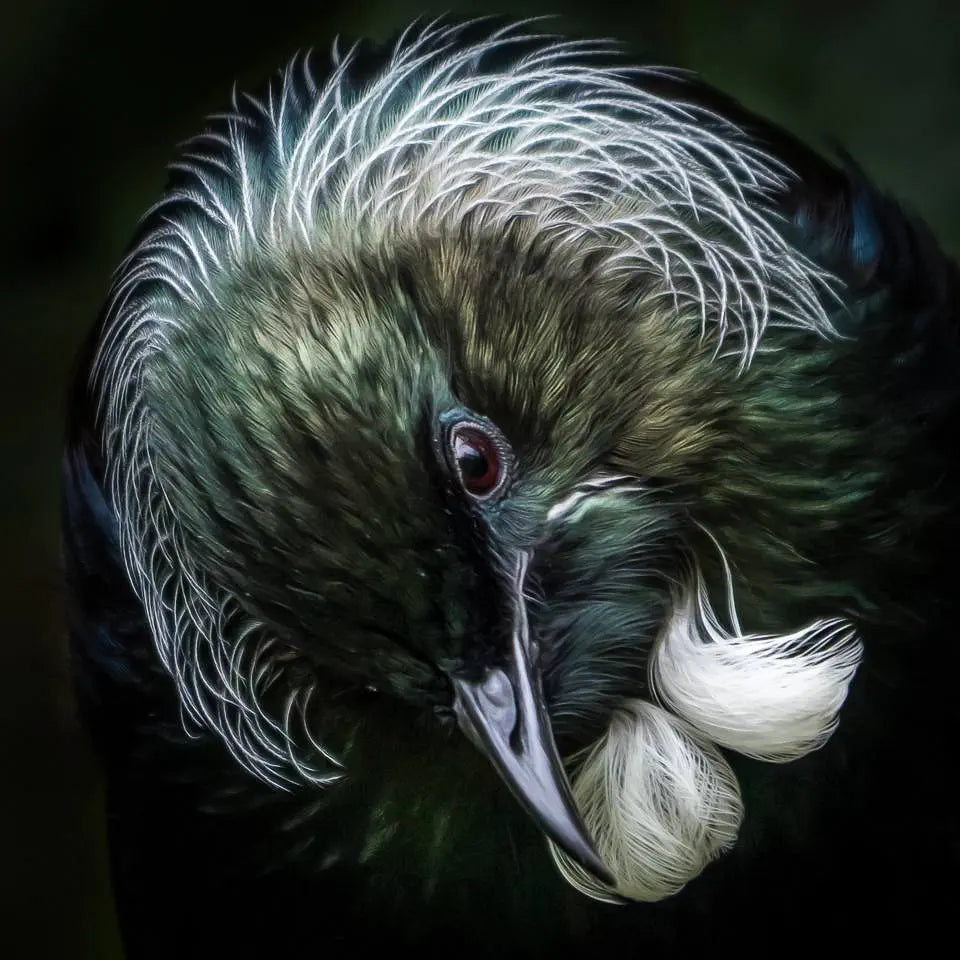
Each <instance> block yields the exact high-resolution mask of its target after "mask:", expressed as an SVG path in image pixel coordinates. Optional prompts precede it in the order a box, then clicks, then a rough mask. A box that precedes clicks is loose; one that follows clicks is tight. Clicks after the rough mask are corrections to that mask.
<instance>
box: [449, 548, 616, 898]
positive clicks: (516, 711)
mask: <svg viewBox="0 0 960 960" xmlns="http://www.w3.org/2000/svg"><path fill="white" fill-rule="evenodd" d="M525 566H526V565H525V563H524V564H522V565H521V571H520V585H521V586H522V583H523V572H524V568H525ZM516 608H517V617H516V623H515V625H514V629H513V631H512V633H513V636H512V643H511V651H510V657H509V659H508V662H507V665H506V669H500V668H499V667H497V668H493V669H490V670H488V671H487V672H486V674H485V675H484V676H483V678H482V679H480V680H479V681H477V680H465V679H462V678H459V677H452V678H451V679H452V682H453V686H454V690H455V697H454V710H455V712H456V715H457V720H458V722H459V725H460V728H461V729H462V730H463V732H464V733H466V734H467V736H468V737H469V738H470V740H472V741H473V743H474V744H475V745H476V746H477V747H478V748H479V749H480V750H481V752H482V753H484V754H485V755H486V757H487V758H488V759H489V760H490V762H491V763H492V764H493V766H494V767H495V769H496V770H497V772H498V773H499V774H500V776H501V777H502V778H503V779H504V781H505V782H506V784H507V786H508V787H509V788H510V789H511V791H512V792H513V794H514V796H515V797H516V798H517V799H518V800H519V801H520V803H521V805H522V806H523V807H524V808H525V809H526V811H527V813H529V815H530V816H531V817H532V818H533V820H534V822H535V823H536V824H537V825H538V826H539V827H540V829H541V830H543V832H544V833H545V834H546V835H547V836H548V837H549V838H550V839H551V840H553V841H554V843H556V844H557V845H558V846H559V847H561V848H562V849H563V850H564V851H565V852H566V853H567V854H569V855H570V856H571V857H572V858H573V859H574V860H576V861H577V863H579V864H581V866H583V867H584V868H585V869H586V870H589V871H590V872H591V873H592V874H594V876H596V877H597V879H599V880H601V881H602V882H604V883H606V884H608V885H611V886H613V885H615V881H614V879H613V877H612V876H611V875H610V872H609V871H608V870H607V868H606V867H605V866H604V863H603V861H602V860H601V859H600V856H599V854H598V853H597V851H596V849H595V848H594V846H593V841H592V840H591V839H590V835H589V833H588V831H587V828H586V826H585V825H584V823H583V820H582V819H581V817H580V814H579V812H578V811H577V806H576V803H575V801H574V799H573V794H572V792H571V789H570V782H569V780H568V779H567V775H566V773H565V772H564V769H563V764H562V762H561V760H560V755H559V753H558V751H557V746H556V743H555V742H554V739H553V730H552V729H551V727H550V718H549V716H548V715H547V709H546V704H545V702H544V698H543V688H542V684H541V680H540V674H539V670H538V668H537V667H536V666H535V665H534V664H533V663H532V658H531V655H530V654H531V645H530V636H529V629H528V626H527V618H526V611H525V609H524V604H523V601H522V598H521V597H519V596H518V598H517V603H516Z"/></svg>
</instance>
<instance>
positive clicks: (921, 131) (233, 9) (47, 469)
mask: <svg viewBox="0 0 960 960" xmlns="http://www.w3.org/2000/svg"><path fill="white" fill-rule="evenodd" d="M460 9H463V10H466V11H469V12H479V13H489V12H506V13H510V14H515V15H522V14H531V13H537V14H539V13H549V12H555V13H560V14H563V16H562V18H561V19H560V20H559V21H558V25H559V26H560V27H566V28H570V29H573V30H579V31H581V32H585V33H593V34H603V35H608V36H614V37H617V38H619V39H622V40H626V41H628V42H630V43H631V44H632V45H634V46H635V47H636V48H637V49H638V50H639V51H641V52H642V53H643V54H645V55H646V56H648V57H649V58H652V59H653V60H655V61H658V62H661V63H673V64H679V65H682V66H687V67H691V68H694V69H696V70H698V71H700V72H701V73H703V74H705V75H706V76H707V78H708V79H709V80H711V81H712V82H713V83H715V84H716V85H718V86H720V87H722V88H724V89H726V90H727V91H728V92H730V93H733V94H734V95H736V96H738V97H739V98H740V99H742V100H743V101H745V102H746V103H747V104H748V105H749V106H751V107H753V108H754V109H756V110H758V111H760V112H762V113H765V114H767V115H768V116H770V117H772V118H773V119H776V120H778V121H780V122H782V123H783V124H785V125H786V126H788V127H790V128H791V129H793V130H794V131H795V132H797V133H799V134H801V135H802V136H805V137H807V138H808V139H810V140H812V141H813V142H814V143H815V144H817V145H821V146H822V145H824V144H825V143H826V142H827V141H828V138H830V137H835V138H837V139H839V140H840V141H841V142H842V143H843V144H844V145H845V146H846V147H847V148H848V149H849V150H850V152H851V153H852V154H853V155H854V156H855V157H857V158H858V159H859V160H860V161H861V162H862V163H863V165H864V166H865V167H866V169H867V170H868V172H870V173H871V174H872V175H873V177H874V178H875V179H876V180H877V181H878V182H879V183H880V184H882V185H883V186H885V187H887V188H889V189H890V190H892V191H894V192H895V193H897V194H899V195H900V197H901V198H902V199H903V200H904V201H905V202H906V204H907V205H908V206H910V207H912V208H913V209H915V210H916V211H918V212H919V213H921V214H922V215H924V216H925V217H927V218H928V220H929V221H930V222H931V223H932V224H933V226H934V228H935V229H936V230H937V231H938V232H939V234H940V236H941V238H942V239H943V242H944V243H945V245H946V246H947V247H948V248H949V249H951V250H953V251H954V252H956V251H958V250H960V127H958V119H960V14H958V11H960V5H958V4H957V3H956V2H955V0H942V2H935V0H910V2H902V0H901V2H896V0H887V2H879V0H875V2H865V0H863V2H857V0H832V2H823V0H816V2H807V3H801V2H789V3H776V2H772V0H767V2H764V0H753V2H747V0H741V2H721V0H676V2H668V0H630V2H629V3H618V2H615V0H579V2H575V0H552V2H551V0H516V2H513V3H506V2H504V0H491V2H490V3H489V4H486V5H485V4H484V3H483V2H482V0H473V2H471V3H458V2H456V0H445V2H440V3H429V2H424V0H419V2H417V0H350V2H339V3H338V2H332V3H326V4H323V3H318V2H317V0H312V2H300V3H291V2H289V0H270V2H268V3H264V4H260V5H256V6H251V7H249V8H247V12H244V7H243V5H242V3H241V2H239V0H233V2H231V3H223V2H217V3H213V2H205V0H191V2H184V0H165V2H164V3H162V4H143V5H141V4H138V3H135V2H120V0H83V2H80V0H32V2H31V3H29V4H28V3H26V2H23V3H20V4H17V5H13V4H11V5H9V6H8V7H7V8H5V9H0V174H2V178H0V321H2V327H0V331H2V336H3V337H4V341H5V343H4V347H3V348H2V349H0V374H2V376H0V391H2V396H0V420H2V426H0V464H2V468H3V469H2V472H0V497H2V499H0V504H2V510H0V515H2V523H3V527H2V539H0V544H2V549H0V591H2V592H0V630H2V634H0V956H2V957H5V958H11V960H13V958H19V957H43V958H46V957H71V958H72V957H78V958H112V957H119V956H120V949H119V944H118V941H117V937H116V933H115V929H114V923H113V917H112V913H111V905H110V898H109V890H108V876H107V870H106V856H105V851H104V834H103V822H102V814H101V807H100V804H101V795H100V787H99V783H98V780H97V774H96V768H95V765H94V763H93V761H92V758H91V756H90V753H89V750H88V748H87V746H86V744H85V742H84V739H83V736H82V734H81V732H80V731H79V730H78V728H77V726H76V723H75V721H74V718H73V712H72V711H73V706H72V703H71V700H70V692H69V685H68V682H67V673H66V663H65V641H64V636H63V628H62V623H61V604H60V596H59V587H58V546H57V540H58V532H57V522H58V521H57V483H58V477H57V469H58V455H59V444H60V430H61V421H62V419H63V400H62V397H63V394H64V390H65V384H66V381H67V377H68V374H69V369H70V364H71V360H72V356H73V353H74V351H75V349H76V347H77V345H78V343H79V341H80V339H81V337H82V336H83V334H84V332H85V331H86V329H87V328H88V326H89V325H90V324H91V323H92V322H93V320H94V318H95V316H96V313H97V311H98V309H99V306H100V303H101V301H102V300H103V298H104V296H105V293H106V290H107V285H108V280H109V273H110V270H111V269H112V268H113V267H114V266H115V265H116V263H117V261H118V260H119V258H120V256H121V255H122V252H123V249H124V247H125V245H126V243H127V241H128V239H129V237H130V235H131V233H132V231H133V228H134V225H135V223H136V220H137V218H138V216H139V215H140V214H141V213H142V212H143V210H145V209H146V207H147V206H148V205H149V204H150V203H152V202H153V201H154V199H156V196H157V194H158V192H159V190H160V189H161V188H162V185H163V181H164V172H163V171H164V165H165V163H166V162H167V160H168V159H170V157H171V153H172V151H173V149H174V146H175V144H176V143H178V142H179V141H181V140H183V139H185V138H186V137H188V136H190V135H191V134H193V133H195V132H196V131H197V129H198V128H199V126H200V123H201V119H202V117H203V115H204V114H205V113H207V112H210V111H214V110H218V109H221V108H222V107H224V106H225V105H226V101H227V100H228V98H229V94H230V89H231V85H232V83H233V82H234V80H237V81H238V83H239V85H240V86H241V88H242V87H243V86H244V85H249V84H257V83H258V82H259V81H260V80H262V79H263V78H265V77H266V76H267V75H268V73H269V72H270V71H271V70H272V69H273V68H275V67H277V66H279V65H280V64H282V63H283V62H284V61H285V60H286V59H287V57H288V56H289V55H290V54H291V53H292V52H293V51H294V50H295V49H297V48H300V47H306V46H313V47H315V48H317V49H318V52H320V51H323V50H325V49H326V48H328V46H329V43H330V41H331V39H332V37H333V35H334V34H336V33H341V34H343V35H344V36H345V37H352V36H356V35H358V34H367V35H371V36H373V37H376V38H384V37H386V36H388V35H389V34H390V33H391V32H393V31H394V30H395V29H396V28H398V27H400V26H402V25H403V24H404V23H405V22H406V21H407V20H409V19H410V18H411V17H413V16H414V15H416V14H419V13H421V12H425V11H426V12H435V13H436V12H442V11H443V10H454V11H456V10H460ZM317 950H318V953H320V952H322V943H318V944H317Z"/></svg>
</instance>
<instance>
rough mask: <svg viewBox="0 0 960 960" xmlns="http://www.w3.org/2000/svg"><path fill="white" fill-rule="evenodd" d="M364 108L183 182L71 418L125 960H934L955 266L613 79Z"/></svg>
mask: <svg viewBox="0 0 960 960" xmlns="http://www.w3.org/2000/svg"><path fill="white" fill-rule="evenodd" d="M324 60H325V58H323V57H319V56H309V57H308V56H302V57H297V58H296V59H294V60H293V61H292V62H291V63H290V64H289V65H288V66H287V67H286V69H285V70H283V71H282V72H281V73H280V74H279V75H278V76H277V77H276V79H275V80H274V81H273V82H272V83H271V84H270V86H269V87H268V88H267V90H266V91H265V93H264V94H263V95H262V96H260V97H259V98H253V97H249V96H246V95H241V96H236V97H235V98H234V102H233V104H232V107H231V109H230V110H229V111H228V112H226V113H224V114H221V115H218V116H216V117H214V118H212V119H211V120H210V121H209V126H208V127H207V128H206V129H205V131H204V132H203V133H201V134H200V135H199V136H197V137H196V138H195V139H194V140H192V141H191V142H190V143H189V144H188V145H187V146H186V147H185V148H183V151H182V153H181V154H180V157H179V159H178V160H177V162H176V163H174V164H173V165H172V168H171V179H170V182H169V185H168V187H167V189H166V191H165V193H164V194H163V196H162V198H161V199H160V201H159V202H158V203H157V204H156V205H155V206H153V207H152V208H151V210H150V211H149V212H148V214H147V215H146V217H145V219H144V221H143V224H142V227H141V229H140V232H139V235H138V236H137V238H136V239H135V242H134V243H133V245H132V247H131V248H130V252H129V254H128V256H127V257H126V259H125V260H124V261H123V263H122V264H121V266H120V268H119V270H118V272H117V274H116V277H115V280H114V283H113V288H112V292H111V293H110V296H109V299H108V301H107V304H106V307H105V309H104V312H103V315H102V319H101V321H100V323H99V325H98V327H97V328H96V330H95V331H94V333H93V335H92V337H91V339H90V340H89V342H88V345H87V347H86V348H85V351H84V353H83V356H82V357H81V363H80V367H79V371H78V374H77V379H76V383H75V388H74V392H73V394H72V397H71V402H70V423H69V427H68V440H67V447H66V454H65V458H64V483H63V491H64V518H65V519H64V544H65V561H66V570H67V580H68V588H69V597H70V618H71V635H72V649H73V660H74V665H75V675H76V684H77V690H78V696H79V700H80V704H81V708H82V712H83V716H84V719H85V722H86V724H87V725H88V728H89V730H90V731H91V734H92V736H93V738H94V741H95V743H96V745H97V747H98V750H99V753H100V755H101V757H102V761H103V765H104V769H105V773H106V778H107V781H106V782H107V803H108V820H109V831H110V845H111V856H112V869H113V877H114V887H115V893H116V899H117V903H118V910H119V919H120V924H121V929H122V933H123V937H124V940H125V944H126V949H127V951H128V955H129V956H130V957H132V958H133V957H150V956H165V957H166V956H172V955H176V956H193V955H196V956H204V957H208V956H224V957H227V956H239V955H249V956H259V957H274V956H293V955H297V956H318V957H325V956H338V955H346V954H349V955H354V954H356V953H357V951H361V950H362V949H364V948H367V947H370V946H387V947H390V948H396V949H400V948H402V947H404V946H408V945H411V944H413V945H417V946H420V947H422V948H423V949H424V950H425V951H427V952H428V953H429V952H432V951H437V952H442V953H443V955H444V956H458V955H463V954H467V955H473V954H481V955H505V956H509V955H511V954H514V953H516V954H522V955H525V956H528V955H536V954H539V953H551V954H554V953H555V952H556V951H557V950H560V951H561V952H562V950H563V948H564V947H575V946H578V945H587V946H589V947H591V948H592V949H597V950H599V949H603V948H606V949H613V948H614V946H616V945H619V946H621V947H625V948H627V949H629V950H631V951H635V953H636V955H637V956H663V955H670V956H689V955H692V953H693V951H694V950H696V949H699V948H712V949H727V948H730V947H736V948H739V949H741V950H752V949H764V950H765V951H770V950H772V949H777V950H779V949H781V948H782V947H783V946H785V945H786V946H789V947H792V948H794V949H796V948H799V947H800V946H808V947H809V946H815V947H817V948H825V949H828V951H829V948H838V947H841V946H847V947H850V946H853V945H859V946H861V947H869V946H876V945H890V944H891V943H893V942H895V941H896V940H897V939H898V938H900V937H910V938H912V940H913V943H914V946H917V945H919V944H921V943H923V942H924V941H925V940H927V939H930V941H931V942H933V940H934V939H935V938H936V937H937V936H938V935H939V934H942V933H943V931H944V930H945V929H946V925H947V923H948V922H949V917H950V908H951V904H952V893H953V891H954V890H955V871H956V867H957V861H958V856H957V852H958V845H957V831H956V819H957V818H956V816H955V814H954V811H953V807H952V801H951V799H950V797H951V789H952V788H950V787H949V781H950V779H952V775H951V774H950V773H949V769H950V767H951V765H952V764H951V761H950V759H949V758H950V756H951V755H952V750H953V746H954V742H955V732H956V729H957V724H956V706H955V704H956V699H955V695H954V686H955V682H956V676H957V672H956V668H957V657H956V639H955V633H956V626H955V625H956V622H957V615H958V609H957V606H958V601H957V596H958V591H957V590H956V587H955V583H954V578H953V575H952V571H951V560H952V553H953V549H954V545H955V544H956V543H957V542H958V529H957V517H958V513H957V499H958V498H957V491H958V488H957V452H956V447H957V443H956V431H955V422H956V416H957V408H958V398H960V386H958V376H957V371H958V369H960V363H958V360H960V344H958V326H957V298H958V290H960V285H958V276H957V267H956V265H955V263H954V262H953V261H952V260H951V259H950V258H948V257H947V256H946V255H945V254H944V253H943V252H942V251H941V250H940V249H939V247H938V246H937V244H936V242H935V240H934V239H933V238H932V236H931V234H930V233H929V231H928V230H927V229H926V228H925V226H924V225H923V224H922V223H920V222H918V221H917V220H916V219H915V218H914V217H912V216H909V215H907V214H906V213H904V212H903V211H902V210H901V208H900V207H899V206H898V205H897V204H896V203H895V202H894V201H892V200H891V199H889V198H888V197H886V196H885V195H883V194H882V193H880V192H878V191H877V190H876V189H875V188H874V187H873V186H871V184H870V183H869V182H868V180H867V178H866V177H865V176H864V174H863V173H862V172H861V171H860V170H859V169H858V168H857V167H856V166H855V165H854V164H853V163H852V162H851V161H848V160H846V159H845V158H842V159H841V160H839V161H837V162H833V161H828V160H826V159H824V158H822V157H821V156H819V155H818V154H816V153H814V152H813V151H811V150H809V149H808V148H806V147H804V146H803V145H802V144H800V143H799V142H797V141H796V140H794V139H793V138H792V137H790V136H789V135H788V134H786V133H784V132H783V131H781V130H779V129H777V128H775V127H774V126H772V125H770V124H768V123H766V122H764V121H762V120H760V119H758V118H756V117H754V116H752V115H750V114H749V113H748V112H746V111H745V110H744V109H743V108H741V107H740V106H738V105H737V104H736V103H734V102H733V101H731V100H729V99H727V98H725V97H724V96H722V95H721V94H719V93H717V92H716V91H714V90H712V89H711V88H709V87H707V86H706V85H705V84H703V83H701V82H700V81H698V80H697V79H695V78H694V77H692V76H690V75H689V74H687V73H683V72H678V71H670V70H663V69H633V68H632V67H631V65H630V61H629V60H628V59H626V58H625V57H624V56H623V55H622V54H621V53H619V52H618V51H617V50H616V49H615V48H613V47H612V46H611V45H610V44H608V43H600V42H587V41H569V40H562V39H559V38H556V37H550V36H546V35H541V34H539V32H538V28H536V27H534V26H532V25H530V24H514V25H510V24H503V23H501V22H497V21H482V22H471V23H466V24H457V23H453V22H449V21H440V22H437V23H434V24H430V25H422V24H421V25H417V26H415V27H412V28H410V29H409V30H408V31H406V32H404V33H403V34H402V35H401V36H400V37H399V39H398V40H397V41H396V42H395V44H392V45H390V46H388V47H386V48H383V49H373V48H371V47H368V46H365V45H362V44H361V45H359V46H357V47H355V48H352V49H351V50H350V51H349V52H348V53H339V52H338V51H337V48H336V47H335V48H334V52H333V55H332V57H331V58H329V64H327V63H326V62H323V63H322V62H321V61H324Z"/></svg>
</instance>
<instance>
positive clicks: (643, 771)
mask: <svg viewBox="0 0 960 960" xmlns="http://www.w3.org/2000/svg"><path fill="white" fill-rule="evenodd" d="M573 794H574V797H575V799H576V801H577V806H578V808H579V809H580V813H581V815H582V816H583V820H584V824H585V825H586V827H587V829H588V830H589V831H590V835H591V836H592V837H593V840H594V843H595V845H596V849H597V852H598V853H599V854H600V857H601V859H602V860H603V862H604V864H605V865H606V867H607V869H608V870H609V871H610V872H611V873H612V874H613V876H614V878H615V879H616V887H615V888H610V887H608V886H607V885H606V884H604V883H602V882H601V881H599V880H597V879H596V878H595V877H594V876H592V875H591V874H589V873H588V872H587V871H586V870H584V869H583V867H581V866H580V865H579V864H577V863H575V862H574V861H573V860H571V859H570V858H569V857H568V856H567V855H566V854H565V853H564V852H563V851H562V850H559V849H558V848H557V847H556V846H555V845H553V844H552V843H551V845H550V850H551V853H552V855H553V859H554V862H555V863H556V865H557V868H558V869H559V870H560V873H561V874H562V875H563V877H564V879H566V880H567V881H568V882H569V883H570V884H572V885H573V886H574V887H576V888H577V889H578V890H579V891H580V892H581V893H584V894H586V895H587V896H590V897H593V898H594V899H596V900H606V901H610V902H617V901H618V899H619V898H627V899H629V900H639V901H647V902H651V901H656V900H662V899H664V898H665V897H668V896H670V895H672V894H674V893H676V892H677V891H678V890H680V889H681V888H682V887H683V886H684V885H685V884H687V883H688V882H689V881H690V880H692V879H693V878H694V877H696V876H697V875H698V874H699V873H700V872H701V871H702V870H703V869H704V868H705V867H706V866H707V865H708V864H709V863H710V862H711V861H712V860H714V859H716V857H718V856H719V855H720V854H722V853H723V852H724V851H725V850H727V849H729V848H730V847H731V846H732V845H733V843H734V841H735V840H736V838H737V832H738V830H739V828H740V822H741V820H742V819H743V805H742V802H741V799H740V789H739V786H738V784H737V780H736V777H735V776H734V773H733V770H731V769H730V765H729V764H728V763H727V761H726V760H725V759H724V758H723V756H722V755H721V753H720V751H719V750H717V748H716V747H714V746H713V745H712V744H710V743H708V742H706V740H705V739H704V738H703V737H701V736H699V735H698V734H697V733H696V731H694V730H693V729H691V728H690V727H689V726H688V725H687V724H686V723H684V721H682V720H680V719H679V718H677V717H675V716H673V715H671V714H669V713H667V711H665V710H663V709H662V708H661V707H658V706H657V705H656V704H652V703H647V702H646V701H643V700H631V701H629V702H627V703H625V704H624V705H623V707H622V708H621V709H620V710H618V711H617V713H616V714H615V715H614V717H613V719H612V721H611V723H610V726H609V728H608V729H607V732H606V733H605V734H604V736H603V737H602V738H601V739H600V740H599V741H598V742H597V743H596V744H595V745H594V746H593V747H592V748H591V750H590V751H589V753H588V754H587V756H586V759H585V760H584V761H583V763H582V765H581V766H580V768H579V770H578V772H577V773H576V775H575V777H574V780H573Z"/></svg>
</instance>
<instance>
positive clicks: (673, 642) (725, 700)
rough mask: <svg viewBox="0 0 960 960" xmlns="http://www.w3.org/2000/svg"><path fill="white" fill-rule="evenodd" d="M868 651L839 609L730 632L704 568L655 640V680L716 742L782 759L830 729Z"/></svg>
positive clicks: (660, 693)
mask: <svg viewBox="0 0 960 960" xmlns="http://www.w3.org/2000/svg"><path fill="white" fill-rule="evenodd" d="M732 619H733V622H734V624H735V625H736V622H737V621H736V616H735V614H733V615H732ZM862 656H863V647H862V644H861V643H860V641H859V639H857V636H856V634H855V632H854V629H853V627H852V626H851V625H850V624H849V623H847V622H846V621H844V620H839V619H833V620H818V621H816V622H815V623H812V624H810V625H809V626H806V627H803V628H802V629H800V630H797V631H795V632H794V633H788V634H782V635H749V634H748V635H744V634H742V633H740V631H739V629H737V632H736V633H731V632H728V631H726V630H724V629H723V628H722V627H721V626H720V624H719V622H718V620H717V617H716V615H715V614H714V612H713V609H712V607H711V606H710V603H709V600H708V598H707V595H706V591H705V587H704V584H703V581H702V579H701V578H700V577H699V575H698V576H697V578H696V582H695V585H694V586H692V587H691V588H690V589H689V590H688V591H687V593H686V595H685V596H684V597H683V598H681V599H680V600H679V602H678V603H677V604H676V606H675V608H674V612H673V615H672V617H671V618H670V620H669V621H668V623H667V625H666V627H665V629H664V631H663V633H662V634H661V636H660V638H659V639H658V641H657V643H656V646H655V648H654V651H653V655H652V656H651V659H650V685H651V687H652V689H653V690H654V692H655V693H656V695H657V697H658V698H659V699H660V701H661V702H662V703H663V704H664V705H665V706H667V707H669V708H670V709H671V710H673V711H674V712H676V713H677V714H679V715H680V716H682V717H684V718H686V719H687V720H688V721H689V722H690V723H691V724H693V725H694V726H695V727H696V728H697V729H698V730H700V731H701V732H702V733H704V734H705V735H706V736H707V737H709V738H710V739H711V740H712V741H713V742H714V743H718V744H720V745H721V746H723V747H728V748H729V749H731V750H736V751H737V752H739V753H742V754H745V755H746V756H749V757H756V758H757V759H759V760H767V761H771V762H778V763H782V762H786V761H789V760H795V759H796V758H798V757H801V756H803V755H804V754H807V753H809V752H811V751H812V750H816V749H817V748H819V747H821V746H822V745H823V744H824V743H825V742H826V740H827V739H828V738H829V737H830V735H831V734H832V733H833V731H834V729H835V728H836V725H837V714H838V712H839V710H840V707H841V706H842V705H843V702H844V700H845V699H846V696H847V690H848V688H849V685H850V682H851V680H852V679H853V675H854V673H855V672H856V670H857V667H858V666H859V664H860V660H861V658H862Z"/></svg>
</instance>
